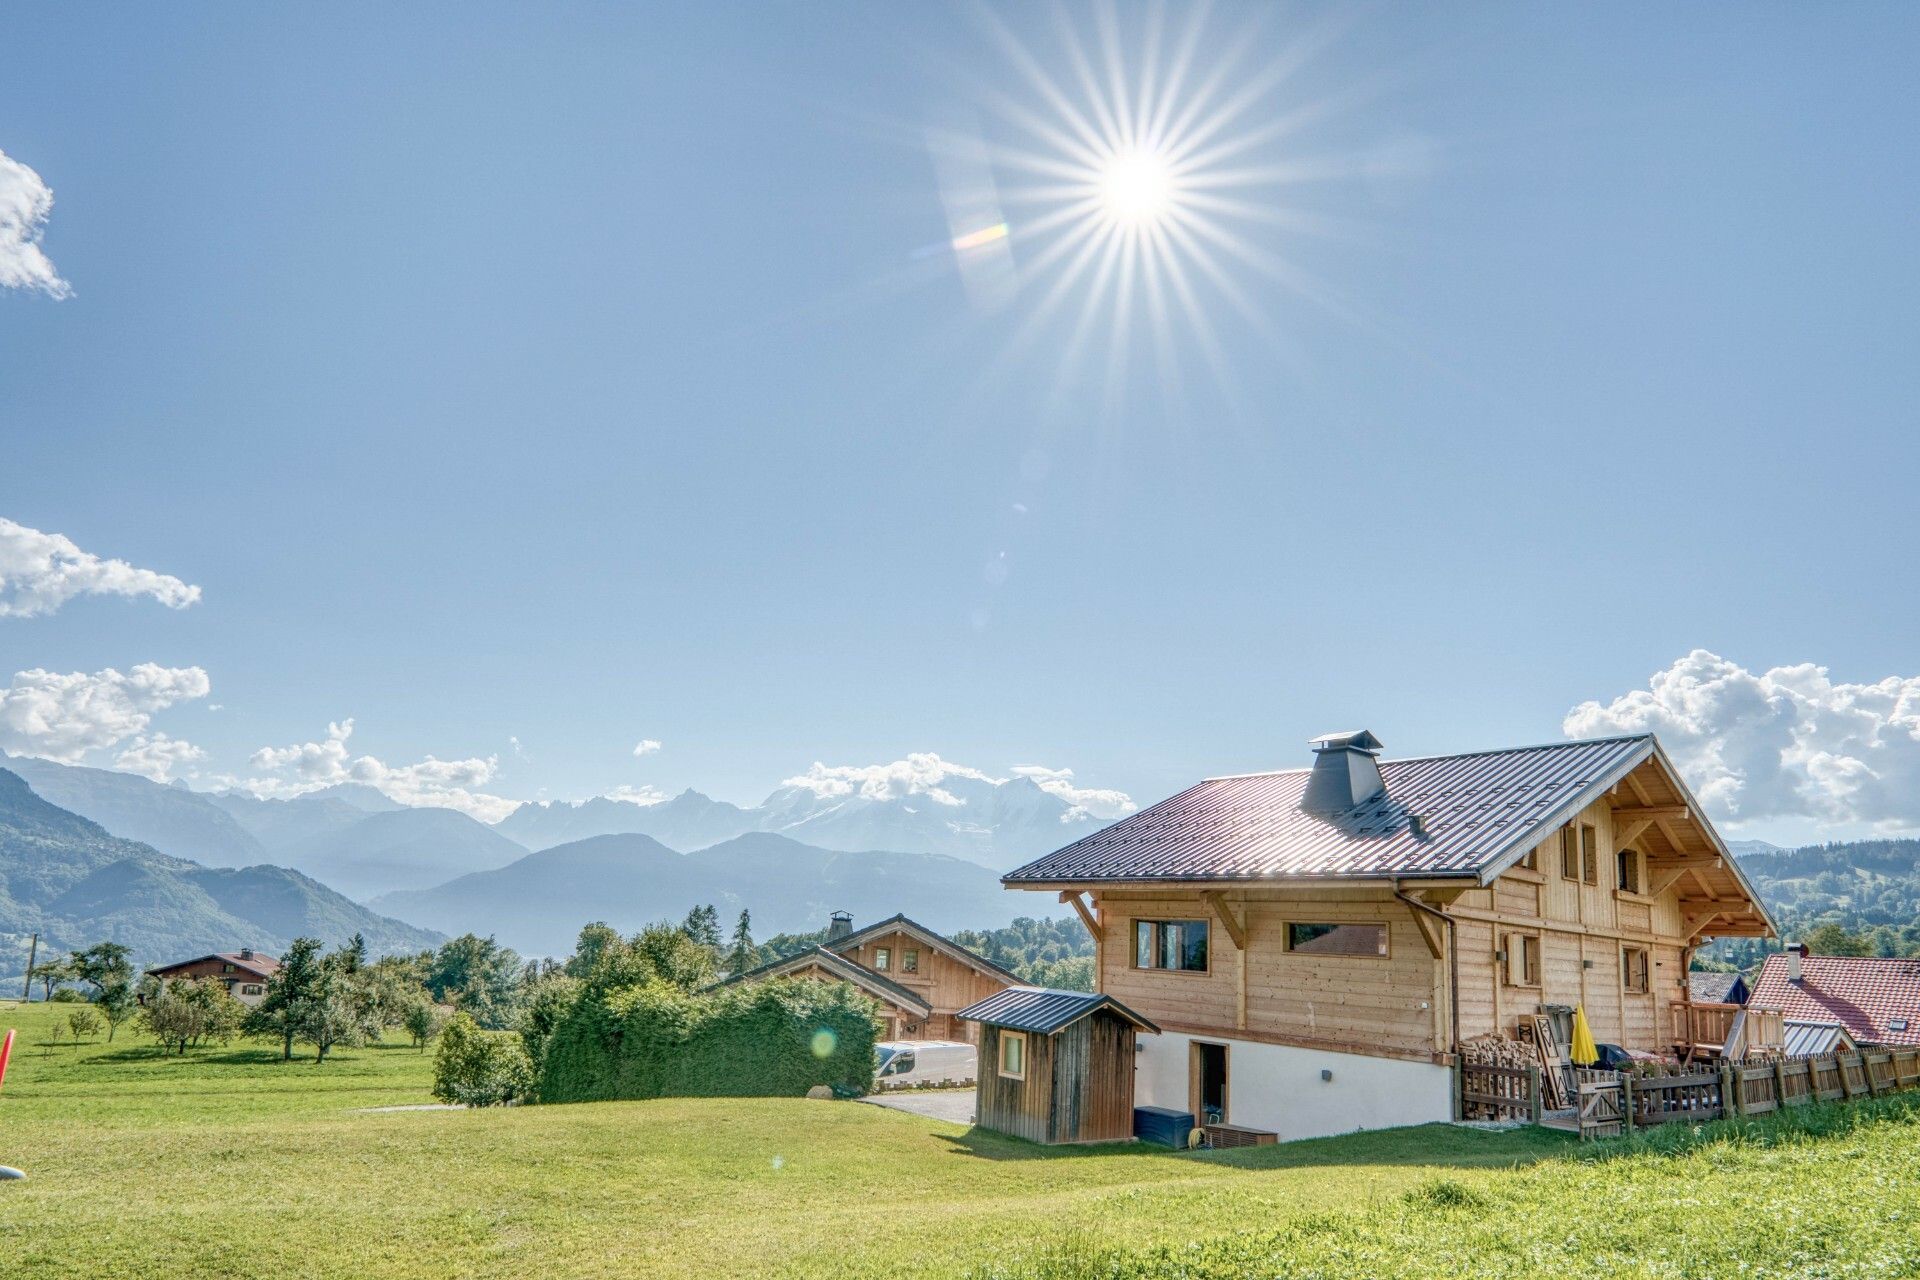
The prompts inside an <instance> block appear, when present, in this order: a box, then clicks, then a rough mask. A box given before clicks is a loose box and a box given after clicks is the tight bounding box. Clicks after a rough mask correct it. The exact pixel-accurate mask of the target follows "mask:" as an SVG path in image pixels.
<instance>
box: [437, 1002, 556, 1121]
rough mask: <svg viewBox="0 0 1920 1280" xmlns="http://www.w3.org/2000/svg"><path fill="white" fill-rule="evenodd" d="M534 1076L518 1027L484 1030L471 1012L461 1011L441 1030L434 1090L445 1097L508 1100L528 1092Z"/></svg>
mask: <svg viewBox="0 0 1920 1280" xmlns="http://www.w3.org/2000/svg"><path fill="white" fill-rule="evenodd" d="M532 1077H533V1068H532V1064H530V1063H529V1062H528V1061H527V1051H526V1050H525V1049H524V1048H522V1047H521V1044H520V1035H519V1033H518V1032H514V1031H483V1030H481V1028H480V1026H479V1024H477V1023H475V1022H474V1020H473V1019H472V1018H470V1017H468V1016H467V1015H466V1014H465V1013H456V1014H454V1015H453V1017H452V1018H451V1019H450V1020H449V1021H448V1022H447V1025H446V1028H445V1030H443V1031H441V1033H440V1048H439V1050H438V1051H437V1052H436V1053H435V1054H434V1057H433V1096H434V1097H436V1098H438V1099H440V1100H441V1101H442V1102H458V1103H463V1104H465V1105H466V1106H469V1107H496V1106H504V1105H505V1104H507V1103H509V1102H513V1101H515V1100H516V1099H520V1098H524V1097H526V1095H527V1089H528V1085H529V1083H530V1082H531V1080H532Z"/></svg>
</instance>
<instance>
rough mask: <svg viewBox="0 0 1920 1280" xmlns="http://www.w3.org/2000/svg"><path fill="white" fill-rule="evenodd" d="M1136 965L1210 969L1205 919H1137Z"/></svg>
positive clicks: (1135, 939)
mask: <svg viewBox="0 0 1920 1280" xmlns="http://www.w3.org/2000/svg"><path fill="white" fill-rule="evenodd" d="M1133 967H1134V968H1136V969H1175V970H1181V971H1184V972H1188V973H1205V972H1206V971H1207V922H1206V921H1205V920H1135V921H1134V922H1133Z"/></svg>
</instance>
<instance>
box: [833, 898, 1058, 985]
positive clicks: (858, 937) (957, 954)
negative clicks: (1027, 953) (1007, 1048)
mask: <svg viewBox="0 0 1920 1280" xmlns="http://www.w3.org/2000/svg"><path fill="white" fill-rule="evenodd" d="M896 930H897V931H899V932H901V933H904V934H908V935H909V936H911V937H915V938H918V939H919V940H920V941H922V942H924V943H926V944H927V945H928V946H929V947H932V948H933V949H934V950H935V951H938V952H940V953H941V954H943V955H946V956H950V957H952V958H953V959H955V960H958V961H959V962H960V963H961V964H964V965H968V966H970V967H972V968H974V969H977V970H979V971H980V972H981V973H984V974H987V975H988V976H989V977H993V978H998V979H1000V980H1001V981H1003V982H1009V983H1014V982H1018V981H1020V976H1019V975H1018V974H1016V973H1014V972H1013V971H1011V970H1009V969H1003V968H1001V967H1000V966H999V965H997V964H995V963H994V962H993V961H991V960H989V959H987V958H986V957H985V956H983V955H981V954H980V953H979V952H978V951H974V950H971V949H970V948H967V947H963V946H961V945H960V944H959V943H957V942H955V941H954V940H953V939H952V938H949V937H946V936H944V935H942V934H938V933H935V932H934V931H933V930H931V929H929V928H927V926H925V925H923V924H921V923H920V922H919V921H918V920H912V919H909V918H908V917H907V916H906V915H904V914H897V915H891V916H888V917H887V918H886V919H885V920H882V921H880V922H879V923H877V924H870V925H868V926H866V927H865V928H864V929H856V930H854V931H853V932H852V933H849V934H847V935H846V936H844V937H839V938H832V939H829V940H828V941H827V942H826V944H825V945H826V948H827V950H829V951H838V952H844V951H850V950H853V949H855V948H857V947H859V946H860V944H861V943H863V942H866V941H868V940H869V939H872V938H877V937H881V936H884V935H885V934H888V933H892V932H894V931H896Z"/></svg>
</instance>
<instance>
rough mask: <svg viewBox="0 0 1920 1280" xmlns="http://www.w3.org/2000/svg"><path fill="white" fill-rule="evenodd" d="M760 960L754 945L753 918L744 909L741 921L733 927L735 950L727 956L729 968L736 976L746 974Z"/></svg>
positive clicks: (742, 909) (741, 912)
mask: <svg viewBox="0 0 1920 1280" xmlns="http://www.w3.org/2000/svg"><path fill="white" fill-rule="evenodd" d="M759 958H760V955H759V951H758V949H757V948H755V947H754V945H753V916H752V915H751V913H749V912H748V911H747V909H746V908H745V907H742V908H740V919H739V920H738V921H737V922H735V924H734V926H733V950H732V951H731V952H730V953H728V955H727V967H728V968H729V969H732V970H733V971H734V973H736V974H741V973H745V972H746V971H747V970H749V969H751V968H753V965H754V962H755V961H756V960H758V959H759Z"/></svg>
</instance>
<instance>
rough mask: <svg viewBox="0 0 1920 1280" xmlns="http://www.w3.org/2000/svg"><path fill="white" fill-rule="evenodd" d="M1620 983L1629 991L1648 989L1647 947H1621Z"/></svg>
mask: <svg viewBox="0 0 1920 1280" xmlns="http://www.w3.org/2000/svg"><path fill="white" fill-rule="evenodd" d="M1620 984H1621V985H1622V986H1623V987H1625V988H1626V989H1627V990H1628V991H1639V992H1644V991H1646V990H1647V985H1648V983H1647V950H1646V948H1645V947H1622V948H1620Z"/></svg>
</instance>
